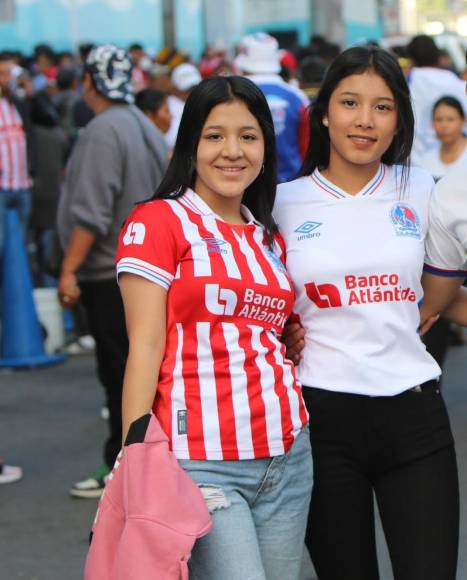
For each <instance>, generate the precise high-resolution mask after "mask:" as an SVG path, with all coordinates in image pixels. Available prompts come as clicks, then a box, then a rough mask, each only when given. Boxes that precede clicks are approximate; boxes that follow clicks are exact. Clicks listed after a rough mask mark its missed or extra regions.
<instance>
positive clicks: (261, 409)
mask: <svg viewBox="0 0 467 580" xmlns="http://www.w3.org/2000/svg"><path fill="white" fill-rule="evenodd" d="M239 345H240V348H242V349H243V351H244V352H245V360H255V361H256V360H257V356H258V351H257V350H254V349H253V347H252V332H251V330H250V329H249V328H248V329H246V328H245V330H244V332H242V333H241V334H240V339H239ZM247 381H248V384H247V392H248V402H249V406H250V416H251V435H252V439H253V450H254V454H255V457H264V456H265V453H264V450H265V449H268V448H269V443H268V436H267V425H266V406H265V404H264V401H263V396H262V386H261V373H260V370H259V368H258V366H257V365H256V364H255V365H250V366H249V372H248V373H247ZM267 456H269V455H267Z"/></svg>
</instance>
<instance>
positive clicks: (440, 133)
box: [421, 95, 467, 181]
mask: <svg viewBox="0 0 467 580" xmlns="http://www.w3.org/2000/svg"><path fill="white" fill-rule="evenodd" d="M432 120H433V129H434V130H435V133H436V137H437V139H438V141H439V145H438V146H437V147H435V148H434V149H430V150H429V151H427V152H426V153H425V154H424V155H423V157H422V159H421V166H422V167H424V168H425V169H426V170H427V171H429V172H430V173H431V175H433V177H434V179H435V180H436V181H438V179H441V177H443V176H444V175H446V174H447V173H450V172H451V171H452V170H454V169H456V168H457V167H460V166H462V165H464V166H465V165H467V137H466V136H465V135H464V130H465V113H464V109H463V108H462V103H461V102H460V101H459V100H458V99H456V98H455V97H451V96H449V95H446V96H444V97H441V98H440V99H438V100H437V101H436V103H435V104H434V105H433V117H432Z"/></svg>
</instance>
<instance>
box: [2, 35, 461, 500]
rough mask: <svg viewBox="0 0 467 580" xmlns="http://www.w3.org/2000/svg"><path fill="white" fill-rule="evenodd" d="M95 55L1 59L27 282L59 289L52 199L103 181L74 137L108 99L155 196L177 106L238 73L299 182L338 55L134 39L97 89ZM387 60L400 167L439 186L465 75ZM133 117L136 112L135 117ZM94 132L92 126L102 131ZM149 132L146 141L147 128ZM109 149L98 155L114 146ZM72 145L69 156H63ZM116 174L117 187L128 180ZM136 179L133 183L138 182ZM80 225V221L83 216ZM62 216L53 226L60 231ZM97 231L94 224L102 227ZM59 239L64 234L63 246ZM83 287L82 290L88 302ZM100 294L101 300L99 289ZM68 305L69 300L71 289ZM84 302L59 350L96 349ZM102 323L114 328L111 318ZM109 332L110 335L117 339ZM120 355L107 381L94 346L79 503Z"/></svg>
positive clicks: (430, 52)
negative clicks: (99, 400)
mask: <svg viewBox="0 0 467 580" xmlns="http://www.w3.org/2000/svg"><path fill="white" fill-rule="evenodd" d="M368 44H369V45H370V46H371V45H376V43H368ZM99 50H100V49H99ZM95 51H96V48H95V47H93V46H92V45H91V44H83V45H81V46H80V49H79V52H78V54H73V53H71V52H56V51H54V50H53V48H52V47H50V46H48V45H46V44H43V45H39V46H37V47H36V48H35V50H34V53H33V54H32V55H31V56H28V55H23V54H21V53H19V52H15V51H7V50H5V51H3V52H2V53H1V54H0V91H1V93H0V156H1V165H2V175H1V185H0V189H1V190H3V191H2V193H3V195H0V252H1V247H2V243H3V232H2V230H3V217H2V216H3V213H2V212H3V211H4V210H5V208H6V207H9V206H15V207H16V208H17V209H18V212H19V216H20V220H21V224H22V226H23V230H24V237H25V242H26V244H27V248H28V252H29V255H30V259H31V265H32V270H33V278H34V283H35V285H36V286H57V285H60V284H62V285H63V284H64V282H63V262H62V259H63V248H62V249H61V247H60V243H59V241H58V235H57V208H58V207H59V204H60V199H62V206H63V205H67V203H66V202H64V201H63V200H64V196H66V191H67V190H69V189H70V187H73V185H72V183H73V179H75V180H76V179H77V177H76V175H78V174H77V172H79V176H80V177H79V180H80V182H82V181H83V179H84V177H85V176H86V174H87V173H89V183H90V184H91V183H93V184H94V185H95V184H96V183H99V181H98V175H99V173H101V174H102V167H103V166H104V165H105V164H107V165H105V166H106V170H105V173H106V181H107V184H106V185H109V179H108V174H109V168H110V169H112V168H111V165H112V159H110V158H106V159H103V153H102V139H103V137H102V134H100V136H99V138H97V140H96V137H94V138H93V137H91V136H89V135H87V137H86V139H83V138H82V137H83V135H84V130H85V128H86V126H87V125H88V124H89V123H90V121H91V120H93V119H94V118H95V117H96V116H99V115H100V113H101V112H102V111H103V110H104V109H105V108H106V106H107V105H106V103H107V102H113V101H119V99H120V98H122V99H123V100H124V101H125V100H126V104H128V105H130V109H131V110H132V111H133V117H134V119H130V125H131V126H132V130H133V131H135V132H136V133H139V134H141V135H142V139H141V143H140V146H141V151H140V153H141V155H140V157H144V155H143V150H146V153H147V150H148V149H151V147H152V148H153V150H154V153H151V154H150V156H151V155H152V159H153V161H154V159H156V161H157V163H155V166H157V167H158V170H157V171H159V174H157V175H156V174H153V175H152V176H148V180H149V181H148V183H149V182H150V181H151V179H152V180H153V181H152V189H153V190H154V189H155V187H156V186H157V184H158V183H159V181H160V176H161V174H162V172H163V171H164V169H165V166H166V164H167V163H168V162H169V160H170V158H171V155H172V151H173V150H174V148H175V144H176V139H177V133H178V127H179V124H180V120H181V118H182V114H183V110H184V106H185V102H186V101H187V99H188V97H189V95H190V93H191V92H192V91H193V89H194V88H195V87H196V86H198V85H199V84H200V82H201V81H202V80H203V79H206V78H208V77H213V76H226V75H232V74H235V75H243V76H246V77H248V78H249V79H250V80H252V81H253V82H254V83H255V84H256V85H257V86H258V87H259V88H260V89H261V91H262V92H263V93H264V95H265V96H266V99H267V102H268V105H269V108H270V111H271V114H272V119H273V122H274V130H275V137H276V152H277V158H278V171H277V175H278V181H279V182H287V181H290V180H292V179H293V178H295V177H296V176H297V175H298V173H299V171H300V167H301V166H302V163H303V160H304V156H305V153H306V150H307V147H308V145H309V141H310V139H311V140H312V139H313V135H310V134H309V111H310V105H311V106H313V102H314V99H315V96H316V94H317V91H318V90H319V87H320V85H321V83H322V81H323V78H324V75H325V73H326V71H327V69H328V67H329V65H330V63H331V62H332V61H333V59H335V57H336V56H337V55H338V54H339V52H340V47H339V46H337V45H335V44H331V43H329V42H327V41H326V39H324V38H322V37H318V36H315V37H313V38H312V39H310V43H309V45H308V46H297V47H294V48H291V49H288V50H282V49H280V48H279V45H278V42H277V40H276V39H275V38H274V37H272V36H270V35H268V34H265V33H256V34H252V35H248V36H246V37H245V38H244V39H243V40H242V42H241V43H240V44H239V45H238V46H237V47H236V48H235V50H234V52H233V54H229V53H228V52H227V51H226V50H225V49H218V48H215V47H212V46H208V47H206V49H205V51H204V52H203V54H202V57H201V59H200V61H199V62H198V63H195V62H193V60H192V59H191V57H190V55H189V54H187V53H185V52H183V51H182V50H178V49H176V48H170V47H166V48H164V49H162V50H161V51H160V52H159V53H157V54H155V55H152V54H150V53H149V52H148V51H146V50H145V48H144V47H143V46H142V45H141V44H137V43H135V44H133V45H131V46H129V47H128V50H127V51H126V52H125V51H121V54H120V56H115V55H116V54H117V53H113V52H112V53H108V54H107V56H106V57H105V58H107V57H108V58H107V60H105V59H104V60H105V67H107V66H111V64H110V63H111V62H113V63H114V64H115V62H118V63H119V64H118V66H123V65H122V63H126V64H125V66H128V67H131V83H130V85H131V86H128V87H114V86H113V85H112V83H108V84H106V81H107V80H108V78H107V77H108V75H109V74H110V72H109V71H108V70H103V69H102V67H101V68H99V66H101V65H99V64H96V66H95V70H94V69H92V66H91V68H90V65H89V56H90V55H91V58H95V57H96V52H95ZM92 55H94V57H92ZM396 56H397V57H398V58H399V60H400V64H401V66H402V69H403V71H404V74H405V76H406V79H407V81H408V84H409V88H410V91H411V98H412V103H413V107H414V111H415V142H414V149H413V153H412V158H411V163H412V165H421V166H424V167H425V168H427V169H428V170H429V171H430V172H431V173H432V174H433V177H434V178H435V179H439V178H440V177H441V176H443V175H444V174H446V173H448V172H450V171H451V169H452V168H454V167H455V166H458V165H459V164H462V163H466V162H467V157H466V155H467V147H466V144H467V139H466V136H465V117H466V114H467V98H466V95H465V89H464V84H465V82H464V81H463V80H462V77H463V76H465V71H459V70H457V71H456V70H454V68H453V65H452V62H450V61H449V59H447V58H446V54H443V53H442V51H440V50H439V49H438V48H437V46H436V44H435V42H434V41H433V39H432V38H431V37H428V36H424V35H420V36H417V37H415V38H413V39H412V40H411V41H410V42H409V43H408V44H407V46H405V47H400V48H399V49H398V50H397V54H396ZM99 58H101V59H102V54H100V56H99V54H98V56H97V59H99ZM115 58H116V60H115ZM87 59H88V60H87ZM125 59H128V61H126V60H125ZM96 62H97V61H96ZM93 70H94V73H95V74H94V73H93ZM109 70H110V69H109ZM86 73H88V75H87V76H86ZM96 83H97V84H96ZM99 83H101V84H99ZM93 89H95V90H96V95H98V97H96V98H95V99H94V100H92V97H91V98H90V97H89V94H90V91H91V92H92V90H93ZM119 90H121V91H123V93H121V94H124V95H123V96H124V97H125V98H123V97H121V94H120V93H118V91H119ZM117 93H118V94H117ZM102 95H104V101H102V102H101V101H100V100H99V96H102ZM116 95H117V96H116ZM127 97H128V98H127ZM96 99H97V101H96ZM106 99H107V101H106ZM133 102H134V105H133V104H132V103H133ZM135 110H136V111H137V110H139V111H138V113H137V114H136V115H135ZM139 115H140V117H139ZM143 115H144V117H145V119H144V117H143ZM102 119H104V116H103V117H102ZM142 119H144V123H143V121H142ZM127 121H128V120H125V119H123V118H122V119H121V120H119V121H118V122H117V124H118V123H120V124H123V125H124V126H125V127H126V125H125V123H127ZM135 123H136V125H135ZM104 125H105V123H104V121H102V122H101V123H100V129H101V130H102V126H104ZM149 125H151V127H152V131H153V133H150V131H149V129H148V127H149ZM110 126H111V124H110V125H109V127H110ZM104 131H105V129H104ZM109 131H110V133H109V137H108V138H109V143H110V141H111V140H112V139H113V137H112V133H111V129H109ZM117 141H118V139H116V140H115V142H114V143H113V144H112V145H109V147H112V146H117V145H118V143H117ZM149 142H151V143H152V145H149ZM83 143H87V145H86V147H83ZM77 144H78V146H79V147H78V149H79V151H74V150H76V149H77ZM99 147H101V149H99ZM117 149H118V147H117ZM93 151H95V153H94V154H93ZM72 152H73V153H74V155H72ZM120 153H121V151H120ZM120 153H119V154H120ZM134 153H135V151H133V154H134ZM93 155H94V156H95V161H96V163H95V164H94V166H93V164H92V163H91V162H90V157H92V156H93ZM121 155H122V161H121V162H122V164H125V163H126V157H125V155H127V154H126V153H121ZM104 157H105V154H104ZM133 167H135V164H133ZM157 171H156V173H157ZM73 172H75V177H73ZM83 176H84V177H83ZM124 177H125V178H126V179H127V178H128V175H125V176H124ZM138 177H139V178H141V174H140V175H139V176H138ZM115 179H123V177H122V176H119V177H118V178H117V177H116V178H115ZM135 179H136V178H135ZM70 184H71V185H70ZM111 186H112V184H110V185H109V187H111ZM136 189H137V190H139V189H141V187H139V188H136ZM90 191H91V188H90ZM100 195H101V196H102V191H101V192H100ZM133 201H135V202H136V201H138V199H134V200H133ZM104 214H105V211H104V210H102V215H104ZM94 217H95V216H94ZM123 217H125V216H124V215H123V214H122V216H121V218H122V219H123ZM88 218H89V216H87V217H86V216H85V217H83V220H84V221H86V219H88ZM64 219H66V218H63V219H62V220H61V225H62V226H63V220H64ZM89 219H90V218H89ZM119 219H120V218H119ZM113 225H114V237H115V235H116V232H117V230H118V227H119V226H120V225H121V223H120V222H119V223H118V224H117V222H116V221H115V220H114V221H113ZM92 227H94V228H95V229H96V235H100V234H101V233H102V232H99V231H97V230H98V227H97V226H96V225H95V224H93V226H92ZM106 227H107V226H106V225H105V226H104V225H103V226H102V231H104V230H105V229H106ZM70 235H71V234H70V231H68V232H67V234H66V236H65V237H66V238H67V241H66V243H68V242H69V237H70ZM62 237H63V236H62ZM114 241H116V238H115V240H114ZM62 245H63V241H62ZM65 245H66V244H65ZM114 245H115V244H114ZM107 254H108V256H110V255H111V254H112V251H111V250H109V251H108V252H107ZM109 271H110V270H109ZM61 274H62V277H61ZM112 276H113V274H109V272H107V275H104V276H102V275H101V273H98V275H97V280H99V281H100V282H101V283H102V280H103V279H104V280H108V279H110V278H111V277H112ZM92 282H96V280H95V279H94V278H93V276H92V275H91V278H90V279H88V280H87V281H85V286H86V283H88V284H89V283H90V287H91V289H93V291H94V294H95V288H97V286H96V285H94V286H93V284H92ZM75 284H76V280H72V286H73V285H75ZM109 284H110V282H109ZM114 289H115V288H114ZM62 290H63V288H62ZM93 291H90V292H88V294H93ZM70 292H71V291H70ZM85 294H86V293H85ZM63 296H66V292H65V291H63V292H62V297H63ZM105 296H108V292H107V291H106V292H105ZM68 297H69V298H70V297H72V292H71V293H70V294H69V295H68ZM83 298H85V296H83ZM116 300H117V298H116ZM118 300H120V299H119V298H118ZM65 302H66V298H65ZM90 302H92V301H91V300H90V298H89V297H88V298H87V299H85V300H84V303H85V307H83V304H82V303H83V301H82V300H74V299H73V300H70V304H68V305H67V304H64V306H70V305H71V304H72V305H73V306H72V310H71V312H72V314H67V319H66V320H67V328H68V329H69V331H70V332H69V337H70V338H69V341H68V345H67V349H68V352H70V353H79V352H89V351H92V350H93V349H94V348H95V337H96V333H97V334H98V335H99V330H98V329H97V330H96V328H95V321H94V320H93V321H92V322H91V321H90V320H89V317H90V316H91V317H93V318H95V316H96V309H97V310H98V311H101V310H102V308H101V306H98V307H93V306H90ZM62 303H63V300H62ZM86 304H87V305H86ZM117 310H119V312H120V313H121V315H122V316H121V318H120V327H121V328H120V327H119V332H120V330H121V331H122V332H123V333H124V329H123V311H122V309H121V304H120V305H119V306H118V309H117ZM113 322H114V324H117V322H116V320H115V319H114V321H113ZM90 327H91V330H90ZM119 332H115V333H114V335H115V336H117V335H119ZM433 332H435V331H433ZM436 333H437V334H436V335H435V336H433V337H431V336H430V334H429V335H428V338H427V342H428V344H429V345H430V349H431V350H432V352H433V353H434V354H435V355H437V356H436V358H437V360H438V362H439V363H440V364H441V363H442V360H443V358H444V353H445V348H446V344H447V336H448V334H447V333H448V324H447V323H446V324H445V326H444V327H443V325H442V324H440V325H438V327H437V330H436ZM120 334H121V333H120ZM441 335H442V336H441ZM98 341H99V339H98ZM121 343H122V344H123V343H125V340H123V339H122V341H121ZM119 349H120V351H119V352H120V354H121V356H120V358H119V365H120V367H119V369H118V370H117V371H116V373H117V375H118V378H117V379H116V378H115V376H110V377H107V378H106V377H105V374H106V369H107V372H108V368H109V366H108V364H107V363H106V362H105V361H108V360H110V359H111V358H112V354H111V352H112V351H110V354H109V352H107V354H105V353H104V354H103V352H102V346H99V345H98V349H97V350H98V362H99V358H100V359H101V360H100V362H99V374H100V378H101V381H102V382H103V384H104V385H107V387H106V388H107V402H106V405H107V407H110V415H111V416H110V423H111V425H113V427H112V428H111V431H112V434H111V439H112V443H111V444H109V442H107V448H106V449H107V450H106V452H105V464H104V465H103V466H102V467H101V468H99V469H98V470H97V472H96V473H95V474H94V475H93V476H92V477H90V478H87V479H86V480H83V482H78V484H77V485H75V486H74V487H73V488H72V494H73V495H76V496H78V497H99V496H100V494H101V493H102V490H103V487H104V479H105V477H106V476H107V474H108V473H109V471H110V468H111V466H112V464H113V461H114V459H115V456H116V454H117V452H118V448H119V440H120V437H121V428H120V423H121V415H120V414H119V412H117V411H116V408H117V407H120V405H121V385H122V380H123V367H124V360H125V358H126V354H127V351H126V349H127V344H126V343H125V344H123V346H121V348H120V347H119V348H117V350H119ZM103 375H104V376H103ZM112 385H113V387H112ZM115 386H117V387H115ZM112 388H114V389H115V388H116V389H117V391H119V393H118V395H112V394H110V395H109V389H110V390H111V389H112ZM109 445H110V447H111V449H110V450H109ZM2 466H3V467H2ZM20 476H21V474H20V471H18V470H14V469H13V468H11V466H7V465H4V464H0V483H8V482H10V481H14V480H16V479H18V478H19V477H20Z"/></svg>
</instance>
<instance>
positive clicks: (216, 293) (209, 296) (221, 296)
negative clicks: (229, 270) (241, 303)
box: [205, 284, 237, 315]
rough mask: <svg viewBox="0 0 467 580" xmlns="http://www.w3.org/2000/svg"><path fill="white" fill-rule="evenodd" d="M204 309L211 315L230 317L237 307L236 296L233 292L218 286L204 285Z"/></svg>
mask: <svg viewBox="0 0 467 580" xmlns="http://www.w3.org/2000/svg"><path fill="white" fill-rule="evenodd" d="M205 300H206V308H207V309H208V310H209V312H211V314H217V315H219V314H227V315H232V314H233V313H234V312H235V307H236V306H237V295H236V294H235V292H234V291H233V290H229V289H227V288H220V286H219V284H206V290H205Z"/></svg>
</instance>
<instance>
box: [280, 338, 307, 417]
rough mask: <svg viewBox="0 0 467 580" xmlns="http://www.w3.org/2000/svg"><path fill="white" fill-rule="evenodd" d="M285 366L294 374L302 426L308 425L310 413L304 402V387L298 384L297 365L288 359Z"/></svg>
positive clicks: (294, 385) (294, 387) (294, 386)
mask: <svg viewBox="0 0 467 580" xmlns="http://www.w3.org/2000/svg"><path fill="white" fill-rule="evenodd" d="M284 350H285V346H284ZM284 358H285V354H284ZM284 364H286V365H288V366H289V367H290V372H291V373H292V376H293V378H294V382H293V387H292V388H293V389H294V391H295V392H296V393H297V396H298V401H299V413H300V421H301V422H302V425H306V424H307V423H308V420H309V417H308V411H307V408H306V406H305V401H304V400H303V395H302V387H301V386H300V383H299V382H298V379H297V374H296V372H295V365H294V364H293V362H292V361H291V360H289V359H287V358H286V359H285V362H284Z"/></svg>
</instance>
